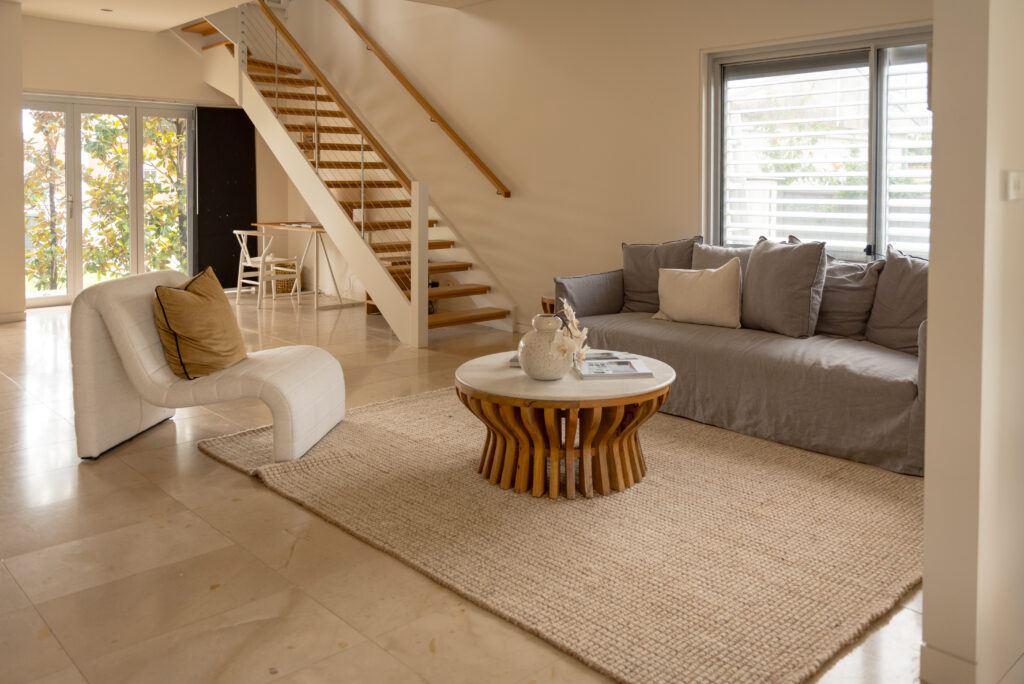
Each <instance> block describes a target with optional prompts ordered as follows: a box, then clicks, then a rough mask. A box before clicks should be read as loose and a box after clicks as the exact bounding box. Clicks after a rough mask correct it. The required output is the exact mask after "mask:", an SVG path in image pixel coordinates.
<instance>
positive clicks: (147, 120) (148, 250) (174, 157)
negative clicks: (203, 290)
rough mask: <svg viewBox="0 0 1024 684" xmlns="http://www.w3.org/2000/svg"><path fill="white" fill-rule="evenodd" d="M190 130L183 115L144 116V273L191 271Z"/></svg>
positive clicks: (148, 113)
mask: <svg viewBox="0 0 1024 684" xmlns="http://www.w3.org/2000/svg"><path fill="white" fill-rule="evenodd" d="M188 130H189V119H188V117H186V116H183V115H182V114H180V113H178V114H174V113H163V114H161V113H159V112H143V114H142V184H143V200H142V202H143V208H142V211H143V220H142V225H143V237H142V242H143V254H142V261H143V265H142V270H145V271H160V270H164V269H173V270H177V271H185V272H188V235H189V232H188V217H189V211H188V197H189V193H188V180H189V175H190V174H189V173H188V159H189V154H188V143H189V140H188Z"/></svg>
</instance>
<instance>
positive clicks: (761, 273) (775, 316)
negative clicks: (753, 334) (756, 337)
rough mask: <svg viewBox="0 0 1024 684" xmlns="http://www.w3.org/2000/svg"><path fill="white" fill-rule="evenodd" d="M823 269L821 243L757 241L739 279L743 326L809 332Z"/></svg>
mask: <svg viewBox="0 0 1024 684" xmlns="http://www.w3.org/2000/svg"><path fill="white" fill-rule="evenodd" d="M825 269H826V264H825V243H824V242H806V243H803V244H786V243H780V242H772V241H770V240H761V241H760V242H758V243H757V244H756V245H754V249H753V251H752V252H751V253H750V262H749V263H748V264H747V271H746V274H745V276H744V278H743V327H744V328H756V329H760V330H768V331H771V332H777V333H780V334H782V335H787V336H789V337H809V336H811V335H813V334H814V328H815V326H816V325H817V323H818V309H819V308H820V307H821V293H822V290H823V289H824V286H825Z"/></svg>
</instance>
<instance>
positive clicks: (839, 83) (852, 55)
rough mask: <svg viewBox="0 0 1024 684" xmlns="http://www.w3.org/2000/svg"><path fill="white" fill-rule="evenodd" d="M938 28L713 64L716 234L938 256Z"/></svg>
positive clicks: (864, 254) (735, 240)
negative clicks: (931, 81)
mask: <svg viewBox="0 0 1024 684" xmlns="http://www.w3.org/2000/svg"><path fill="white" fill-rule="evenodd" d="M928 39H929V37H928V36H927V35H926V34H917V35H914V36H902V37H896V38H892V37H890V38H888V39H887V40H885V41H882V40H876V41H874V42H872V41H863V42H862V43H860V44H858V43H856V42H853V43H847V44H845V45H844V46H843V47H842V48H841V49H833V50H832V51H830V52H822V51H821V48H820V47H819V48H817V50H816V51H815V50H814V49H811V50H810V51H807V50H805V51H803V53H802V54H801V53H796V54H794V53H792V52H791V53H790V54H788V55H781V56H780V55H779V54H778V53H774V54H772V55H765V54H761V55H749V54H747V55H743V56H733V57H730V56H718V57H716V58H713V59H712V60H711V61H710V65H711V74H710V76H711V86H712V89H711V92H712V94H713V96H712V104H711V117H710V120H711V122H712V125H711V126H710V127H709V133H710V135H711V140H710V141H709V143H710V146H709V149H711V150H713V154H712V160H711V164H712V166H711V177H712V178H713V182H712V183H711V184H710V189H711V197H710V198H709V199H710V201H709V206H710V207H711V217H710V218H711V221H712V224H713V231H712V233H713V235H715V236H716V238H717V240H718V241H719V242H721V243H722V244H731V245H750V244H753V243H755V242H756V241H757V239H758V238H759V237H760V236H762V235H763V236H765V237H767V238H769V239H772V240H785V239H786V238H787V236H789V235H795V236H796V237H798V238H800V239H801V240H823V241H825V242H826V243H827V246H828V251H829V252H830V253H831V254H833V255H835V256H837V257H840V258H845V259H861V260H863V259H866V258H870V257H871V256H872V255H875V254H881V253H884V250H885V245H886V244H887V243H892V244H893V245H894V246H895V247H896V248H898V249H901V250H903V251H905V252H908V253H911V254H915V255H918V256H925V257H926V256H928V243H929V223H930V208H931V130H932V118H931V112H930V111H929V109H928V103H927V93H928V64H927V54H926V44H927V40H928Z"/></svg>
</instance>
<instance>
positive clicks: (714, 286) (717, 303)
mask: <svg viewBox="0 0 1024 684" xmlns="http://www.w3.org/2000/svg"><path fill="white" fill-rule="evenodd" d="M742 287H743V274H742V273H741V272H740V260H739V259H737V258H733V259H732V260H731V261H729V263H727V264H726V265H725V266H722V267H721V268H708V269H704V270H700V271H695V270H689V269H671V268H663V269H661V271H660V272H659V274H658V299H659V300H660V301H661V308H660V309H658V313H656V314H654V317H655V318H660V319H662V320H667V321H678V322H680V323H702V324H704V325H718V326H722V327H725V328H738V327H740V293H741V291H742Z"/></svg>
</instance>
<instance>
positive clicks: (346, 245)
mask: <svg viewBox="0 0 1024 684" xmlns="http://www.w3.org/2000/svg"><path fill="white" fill-rule="evenodd" d="M237 73H238V95H237V97H236V101H237V102H238V104H239V105H241V107H242V109H244V110H245V113H246V114H248V116H249V119H250V120H251V121H252V123H253V126H255V127H256V130H257V131H259V133H260V136H261V137H262V138H263V141H264V142H266V144H267V146H268V147H269V148H270V150H271V152H273V154H274V156H275V157H276V158H277V161H278V163H279V164H280V165H281V167H282V168H283V169H284V171H285V173H286V174H288V177H289V178H290V179H291V181H292V183H293V184H294V185H295V187H296V189H298V191H299V193H300V194H301V195H302V198H303V199H304V200H305V201H306V204H307V205H309V208H310V209H311V210H312V212H313V214H314V215H315V216H316V217H317V220H318V221H319V222H320V223H321V224H323V226H324V229H325V230H326V231H327V235H328V237H330V239H331V242H333V243H334V245H335V246H336V247H337V248H338V250H339V251H340V252H341V253H342V254H343V255H344V257H345V261H346V262H347V263H348V265H349V267H350V268H351V269H352V272H353V273H354V274H355V276H356V278H358V279H359V281H360V282H361V283H362V284H363V286H364V287H365V288H366V291H367V292H368V293H369V295H370V297H371V298H373V303H374V304H375V305H376V306H377V308H378V309H379V310H380V312H381V314H382V315H383V316H384V319H385V320H386V321H387V322H388V325H389V326H391V329H392V330H394V332H395V334H396V335H397V336H398V339H399V340H401V341H402V342H403V343H405V344H410V345H413V346H419V342H420V340H419V339H418V335H417V331H416V329H415V325H414V323H413V311H412V304H411V303H410V301H409V299H407V298H406V296H405V294H404V293H403V292H402V290H400V289H399V287H398V285H397V283H395V281H394V279H393V278H392V277H391V275H390V274H389V273H388V272H387V270H386V269H385V268H384V266H383V265H382V264H381V263H380V261H378V260H377V256H376V255H375V254H374V253H373V250H372V249H370V247H369V245H367V244H366V242H364V241H363V238H362V237H361V236H360V234H359V230H358V229H357V228H356V226H355V224H354V223H352V220H351V219H350V218H349V217H348V214H346V213H345V211H344V210H343V209H342V208H341V207H340V206H339V205H338V200H337V199H336V198H335V197H334V195H333V194H332V193H331V191H330V190H329V189H328V188H327V187H326V186H325V185H324V183H323V181H322V180H321V179H320V176H318V175H317V173H316V171H315V170H314V169H313V168H312V167H311V166H310V165H309V161H308V160H307V159H306V157H305V155H304V154H303V153H302V152H301V151H300V150H299V148H298V147H296V145H295V142H294V141H293V140H292V139H291V137H290V136H289V135H288V131H287V130H285V128H284V126H282V125H281V123H280V122H279V121H278V120H277V117H276V116H275V115H274V111H273V109H271V108H270V106H269V105H268V104H267V103H266V101H265V100H264V99H263V96H262V95H261V94H260V92H259V90H258V89H257V88H256V85H255V84H254V83H253V82H252V81H251V80H250V79H249V77H248V76H247V75H246V74H244V73H243V72H242V71H241V70H238V71H237Z"/></svg>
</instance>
